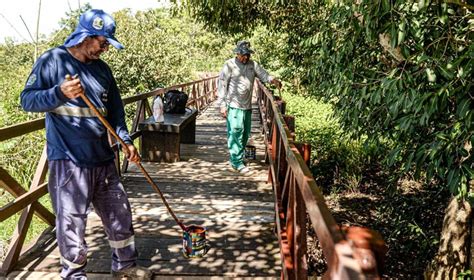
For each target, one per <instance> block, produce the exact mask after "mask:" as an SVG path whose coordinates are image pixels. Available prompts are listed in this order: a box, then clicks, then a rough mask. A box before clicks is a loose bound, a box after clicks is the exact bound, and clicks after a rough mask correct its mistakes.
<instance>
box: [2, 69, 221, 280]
mask: <svg viewBox="0 0 474 280" xmlns="http://www.w3.org/2000/svg"><path fill="white" fill-rule="evenodd" d="M170 89H179V90H182V91H185V92H186V93H188V96H189V99H188V103H187V106H188V107H191V108H194V109H197V110H198V111H199V110H202V109H203V108H205V107H206V106H207V105H208V104H209V103H210V102H212V101H213V100H214V99H215V98H216V96H217V77H210V78H206V79H203V80H199V81H194V82H190V83H185V84H179V85H174V86H171V87H168V88H161V89H156V90H153V91H151V92H148V93H142V94H137V95H134V96H131V97H127V98H124V99H123V103H124V105H128V104H132V103H137V109H136V113H135V116H134V120H133V123H132V127H131V131H130V134H131V137H132V139H135V138H137V137H138V136H140V132H139V131H138V130H137V129H138V123H139V122H140V121H142V120H144V119H145V118H147V117H148V116H151V115H152V110H151V107H150V103H149V101H148V98H150V97H154V96H157V95H163V94H164V93H165V92H167V91H168V90H170ZM44 127H45V119H44V118H41V119H37V120H33V121H27V122H24V123H21V124H17V125H12V126H9V127H5V128H0V142H1V141H5V140H9V139H12V138H14V137H18V136H22V135H26V134H28V133H31V132H34V131H37V130H40V129H44ZM111 145H112V147H113V149H114V151H115V153H116V167H117V170H119V171H121V170H122V171H125V170H126V169H127V166H128V162H127V161H126V160H124V162H123V164H122V168H120V160H119V159H120V157H119V149H118V145H117V144H116V143H111ZM47 172H48V164H47V157H46V147H44V149H43V153H42V155H41V158H40V161H39V162H38V165H37V168H36V172H35V175H34V177H33V180H32V182H31V184H30V188H29V190H27V189H26V188H24V187H23V186H21V184H20V183H18V181H16V180H15V179H14V178H13V177H12V176H11V175H10V174H9V173H8V172H7V171H6V170H5V169H3V168H2V167H0V188H2V189H4V190H6V191H7V192H9V193H10V194H11V195H12V196H13V197H14V200H13V201H11V202H10V203H8V204H7V205H2V206H1V208H0V222H3V221H5V220H6V219H8V218H10V217H12V216H13V215H14V214H16V213H18V212H19V211H22V212H21V215H20V218H19V220H18V225H17V227H16V229H15V232H14V233H13V236H12V238H11V242H10V244H9V248H8V251H7V254H6V257H5V259H4V261H3V263H1V264H0V266H1V268H0V276H5V275H6V274H8V273H9V272H10V271H11V270H12V269H13V267H14V266H15V264H16V263H17V262H18V259H19V257H20V253H21V251H22V248H23V245H24V241H25V237H26V234H27V232H28V229H29V227H30V225H31V220H32V217H33V214H35V215H37V216H38V217H39V218H40V219H41V220H43V221H44V222H45V223H46V224H48V225H49V226H51V227H54V225H55V215H54V214H53V213H52V212H51V211H49V210H48V209H47V208H45V207H44V206H42V205H41V204H40V203H39V202H38V199H39V198H41V197H42V196H44V195H45V194H46V193H47V192H48V188H47V183H46V182H45V178H46V174H47Z"/></svg>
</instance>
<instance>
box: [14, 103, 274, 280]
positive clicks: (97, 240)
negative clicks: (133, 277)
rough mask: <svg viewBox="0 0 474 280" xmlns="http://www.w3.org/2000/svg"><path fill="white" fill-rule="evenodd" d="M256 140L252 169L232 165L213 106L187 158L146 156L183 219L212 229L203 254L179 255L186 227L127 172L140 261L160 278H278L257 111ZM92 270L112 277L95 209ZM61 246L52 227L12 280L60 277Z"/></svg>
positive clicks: (95, 275)
mask: <svg viewBox="0 0 474 280" xmlns="http://www.w3.org/2000/svg"><path fill="white" fill-rule="evenodd" d="M252 121H253V129H252V140H253V143H254V145H255V146H256V147H257V160H255V161H250V162H249V166H250V167H251V168H252V169H253V170H254V173H253V174H252V175H247V176H242V175H240V174H238V173H236V172H234V171H232V170H231V168H230V166H229V164H228V152H227V148H226V132H225V120H224V119H223V118H221V117H220V115H219V113H218V108H216V107H215V106H211V107H209V108H208V109H207V110H205V111H203V112H202V114H201V115H200V116H199V117H198V119H197V124H196V125H197V127H196V144H192V145H190V144H186V145H182V146H181V149H182V150H181V156H182V161H180V162H177V163H172V164H171V163H169V164H154V163H144V164H143V165H144V167H145V168H146V170H147V171H148V172H149V173H150V175H151V176H152V177H153V178H154V180H155V182H156V183H157V184H158V186H159V187H160V189H161V190H162V192H163V193H164V194H165V196H166V198H167V199H168V202H169V204H170V206H171V207H172V208H173V210H174V211H175V213H176V214H177V216H178V218H179V219H182V220H183V221H184V223H185V225H190V224H197V225H203V226H205V227H207V229H208V240H209V242H210V246H211V249H210V251H209V252H208V253H207V255H206V256H205V257H204V258H201V259H186V258H184V257H183V255H182V254H181V251H180V250H181V242H182V238H181V234H182V233H181V230H180V228H179V227H178V226H177V225H176V223H175V222H174V220H172V218H171V217H170V216H169V215H168V213H167V212H166V208H165V207H164V205H163V203H162V201H161V199H160V197H159V195H158V194H157V193H155V192H154V191H153V189H152V188H151V187H150V186H149V184H148V183H147V182H146V180H145V178H144V177H143V176H142V174H141V173H139V171H137V169H136V168H135V166H131V167H130V168H129V171H128V172H127V173H126V174H125V175H124V180H123V182H124V185H125V188H126V189H127V193H128V195H129V200H130V203H131V205H132V210H133V214H134V228H135V241H136V245H137V248H138V251H139V264H141V265H143V266H146V267H149V268H150V269H152V270H153V272H154V273H155V279H171V278H188V277H189V278H190V279H206V278H215V277H216V276H217V278H221V277H225V278H228V277H239V278H240V277H256V278H279V277H280V271H281V260H280V253H279V248H278V242H277V238H276V236H275V235H274V233H273V232H274V215H275V214H274V198H273V191H272V187H271V185H270V184H267V183H266V180H267V174H268V171H267V166H266V165H265V164H264V162H263V156H264V145H263V137H262V136H261V135H260V124H259V123H258V111H257V110H256V109H254V112H253V120H252ZM86 240H87V244H88V246H89V255H88V265H87V271H88V277H89V279H111V276H109V271H110V262H111V251H110V248H109V246H108V242H107V239H106V237H105V234H104V231H103V229H102V226H101V223H100V220H99V218H98V216H97V215H96V214H95V213H94V212H92V213H90V215H89V220H88V227H87V239H86ZM59 269H60V267H59V251H58V248H57V246H56V242H55V238H54V232H49V233H46V234H44V235H43V236H42V237H40V239H39V240H38V241H37V242H36V245H34V246H33V247H32V248H30V249H29V253H28V254H27V255H26V256H25V257H24V258H23V259H22V260H21V261H20V262H19V264H18V266H17V267H16V268H15V271H13V272H12V273H10V274H9V275H8V277H7V279H59V274H58V272H59Z"/></svg>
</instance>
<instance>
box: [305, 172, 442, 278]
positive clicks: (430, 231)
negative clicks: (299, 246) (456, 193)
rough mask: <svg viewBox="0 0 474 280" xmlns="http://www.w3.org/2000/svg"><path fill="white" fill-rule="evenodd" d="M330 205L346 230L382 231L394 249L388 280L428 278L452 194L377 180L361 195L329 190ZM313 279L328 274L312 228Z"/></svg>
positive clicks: (310, 259) (363, 188)
mask: <svg viewBox="0 0 474 280" xmlns="http://www.w3.org/2000/svg"><path fill="white" fill-rule="evenodd" d="M324 193H325V198H326V203H327V205H328V207H329V208H330V210H331V213H332V214H333V216H334V218H335V219H336V221H337V222H338V223H339V224H340V225H347V226H351V225H352V226H363V227H368V228H371V229H373V230H376V231H378V232H379V233H380V234H381V235H382V237H383V239H384V241H385V243H386V244H387V246H388V252H387V254H386V259H385V268H384V271H383V278H384V279H423V271H424V270H425V268H426V266H427V264H428V263H429V262H430V260H431V259H432V258H433V256H434V255H435V253H436V251H437V249H438V243H439V238H440V232H441V227H442V222H443V216H444V210H445V208H446V206H447V204H448V199H449V197H450V195H449V193H448V192H446V191H442V190H440V188H437V187H435V186H424V185H422V184H420V183H418V182H415V181H412V180H409V179H405V180H401V181H399V182H398V183H397V184H396V187H392V188H389V187H386V186H384V185H382V184H381V183H374V180H370V182H366V183H364V184H363V185H361V186H360V187H359V188H358V189H357V191H353V190H352V191H349V190H345V191H334V190H324ZM308 266H309V271H308V272H309V275H322V274H323V273H324V271H325V269H326V264H325V261H324V260H323V258H322V251H321V250H320V248H319V246H318V241H317V238H316V236H315V234H314V231H313V230H312V228H310V226H308Z"/></svg>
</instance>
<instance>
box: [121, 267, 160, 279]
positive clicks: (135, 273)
mask: <svg viewBox="0 0 474 280" xmlns="http://www.w3.org/2000/svg"><path fill="white" fill-rule="evenodd" d="M112 276H113V277H114V278H116V279H124V278H125V279H133V280H151V279H152V277H153V273H152V272H151V270H149V269H148V268H146V267H143V266H139V265H136V266H132V267H129V268H125V269H122V270H119V271H112Z"/></svg>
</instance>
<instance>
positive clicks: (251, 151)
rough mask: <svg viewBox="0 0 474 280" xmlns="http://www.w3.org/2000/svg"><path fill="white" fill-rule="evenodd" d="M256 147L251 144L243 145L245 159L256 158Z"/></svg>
mask: <svg viewBox="0 0 474 280" xmlns="http://www.w3.org/2000/svg"><path fill="white" fill-rule="evenodd" d="M256 151H257V148H255V146H253V145H247V146H245V158H246V159H256V158H257V154H256Z"/></svg>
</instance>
